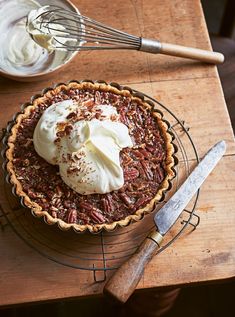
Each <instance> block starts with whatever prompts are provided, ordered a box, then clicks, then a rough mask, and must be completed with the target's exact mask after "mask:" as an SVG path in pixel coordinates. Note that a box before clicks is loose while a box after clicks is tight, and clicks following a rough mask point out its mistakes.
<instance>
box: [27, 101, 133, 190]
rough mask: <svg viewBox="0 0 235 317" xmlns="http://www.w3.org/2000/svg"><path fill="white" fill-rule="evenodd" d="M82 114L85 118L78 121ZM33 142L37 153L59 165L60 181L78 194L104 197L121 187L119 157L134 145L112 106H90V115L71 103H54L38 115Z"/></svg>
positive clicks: (82, 107)
mask: <svg viewBox="0 0 235 317" xmlns="http://www.w3.org/2000/svg"><path fill="white" fill-rule="evenodd" d="M81 114H82V117H84V115H85V116H86V115H88V119H82V120H78V119H77V118H79V116H80V115H81ZM97 114H99V116H97ZM33 142H34V147H35V150H36V152H37V153H38V154H39V155H40V156H41V157H43V158H44V159H45V160H46V161H47V162H49V163H50V164H53V165H58V166H59V173H60V176H61V178H62V179H63V181H64V182H65V183H66V184H67V185H68V186H69V187H70V188H72V189H73V190H74V191H76V192H78V193H79V194H82V195H89V194H94V193H98V194H105V193H109V192H111V191H113V190H118V189H119V188H121V187H122V186H123V184H124V176H123V170H122V167H121V165H120V159H119V154H120V151H121V150H122V149H123V148H125V147H132V146H133V143H132V140H131V138H130V136H129V132H128V128H127V126H126V125H125V124H123V123H121V122H120V121H119V115H118V114H117V111H116V108H115V107H113V106H111V105H99V104H97V105H93V107H92V112H89V110H87V107H86V105H78V104H76V102H75V101H73V100H64V101H62V102H58V103H55V104H53V105H51V106H50V107H49V108H47V109H46V110H45V111H44V113H43V115H42V116H41V118H40V120H39V122H38V124H37V126H36V128H35V131H34V137H33Z"/></svg>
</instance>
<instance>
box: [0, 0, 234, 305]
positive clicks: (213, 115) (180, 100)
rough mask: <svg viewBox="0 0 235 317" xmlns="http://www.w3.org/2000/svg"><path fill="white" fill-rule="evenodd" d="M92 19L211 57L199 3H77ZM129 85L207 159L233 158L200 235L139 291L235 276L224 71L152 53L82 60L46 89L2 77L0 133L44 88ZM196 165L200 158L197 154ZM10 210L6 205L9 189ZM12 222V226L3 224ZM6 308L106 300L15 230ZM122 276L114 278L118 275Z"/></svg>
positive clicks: (208, 188) (9, 237)
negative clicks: (178, 124)
mask: <svg viewBox="0 0 235 317" xmlns="http://www.w3.org/2000/svg"><path fill="white" fill-rule="evenodd" d="M73 3H75V4H76V5H77V6H78V7H79V9H80V11H81V12H82V14H84V15H88V16H91V17H92V18H94V19H97V20H100V21H102V22H105V23H107V24H110V25H112V26H113V27H116V28H119V29H122V30H125V31H127V32H130V33H133V34H139V35H142V36H145V37H150V38H157V39H160V40H161V41H163V42H168V43H175V44H179V45H186V46H191V47H197V48H202V49H210V48H211V45H210V41H209V37H208V33H207V29H206V24H205V20H204V17H203V13H202V9H201V5H200V2H199V1H198V0H194V1H191V0H174V1H160V0H151V1H141V0H129V1H126V0H119V1H109V0H90V1H85V0H79V1H78V0H76V1H73ZM87 78H89V79H93V80H95V79H103V80H106V81H108V82H119V83H120V84H127V85H129V86H130V87H132V88H134V89H137V90H140V91H143V92H144V93H147V94H149V95H150V96H152V97H154V98H157V99H158V100H159V101H160V102H162V103H163V104H164V105H166V106H167V107H168V108H170V109H171V110H172V111H173V112H174V113H175V114H176V115H177V116H178V117H179V118H180V119H182V120H185V122H186V124H187V126H189V127H190V133H191V136H192V138H193V140H194V142H195V144H196V147H197V149H198V152H199V156H202V155H203V154H205V152H206V151H207V150H208V149H209V148H210V147H211V146H212V145H213V144H214V143H216V142H217V141H219V140H221V139H224V140H225V141H226V142H227V144H228V149H227V152H226V155H225V157H224V158H223V159H222V161H221V162H220V163H219V165H218V167H217V168H216V170H215V171H213V172H212V174H211V175H210V177H209V178H208V179H207V180H206V182H205V184H204V185H203V187H202V189H201V194H200V199H199V202H198V207H197V213H198V215H199V216H200V218H201V222H200V225H199V226H198V228H197V229H196V230H195V231H193V232H191V233H188V234H184V235H182V236H181V238H180V239H178V240H177V241H176V242H175V243H174V244H173V245H172V246H171V247H169V248H168V249H166V250H165V251H164V252H162V253H160V254H159V255H157V256H155V257H154V258H153V259H152V261H151V262H150V263H149V265H148V266H147V268H146V270H145V272H144V275H143V278H142V279H141V281H140V283H139V284H138V287H137V288H139V289H144V288H155V287H166V286H178V285H192V284H195V283H204V282H210V281H216V280H222V279H230V278H233V277H234V275H235V230H234V223H235V213H234V205H235V198H234V191H235V168H234V167H235V156H234V154H235V147H234V137H233V133H232V129H231V123H230V121H229V116H228V112H227V109H226V105H225V102H224V97H223V92H222V89H221V85H220V81H219V78H218V73H217V69H216V67H215V66H212V65H207V64H203V63H199V62H194V61H189V60H186V59H181V58H176V57H169V56H163V55H156V56H153V55H151V54H147V53H141V52H134V51H133V52H132V51H119V52H80V53H78V55H77V56H76V58H75V59H74V60H73V61H72V62H71V63H70V64H69V65H68V66H67V67H66V68H65V69H63V70H61V71H59V72H58V73H57V74H56V75H54V76H53V77H51V78H47V79H45V80H42V81H39V82H29V83H19V82H14V81H12V80H9V79H6V78H3V77H0V98H1V104H0V107H1V108H0V109H1V116H0V127H1V128H3V127H5V126H6V123H7V121H9V120H10V119H11V117H12V115H13V114H14V113H15V112H17V111H19V108H20V105H21V104H22V103H24V102H26V101H29V99H30V96H32V95H34V94H36V93H39V92H40V91H41V90H42V89H43V88H45V87H48V86H53V85H54V84H55V83H58V82H66V81H68V80H71V79H78V80H79V79H87ZM188 155H189V159H191V160H193V159H194V156H193V153H190V152H189V153H188ZM0 186H1V187H0V193H1V195H0V197H1V204H3V205H4V203H5V199H6V198H5V194H4V192H3V190H4V189H3V181H1V185H0ZM0 219H2V218H0ZM0 254H1V261H0V271H1V274H0V305H2V306H5V305H13V304H20V303H29V302H40V301H49V300H61V299H65V298H76V297H81V296H88V295H100V294H101V293H102V288H103V283H95V282H94V279H93V275H92V272H89V271H86V270H76V269H73V268H69V267H65V266H62V265H61V264H57V263H55V262H52V261H50V260H49V259H47V258H45V257H43V256H42V255H40V254H38V253H37V252H35V251H34V250H33V249H31V248H30V247H29V246H28V245H27V244H26V243H25V242H24V241H22V240H21V239H20V238H19V237H18V236H17V235H16V234H15V233H14V232H13V231H12V229H11V228H10V227H9V226H6V227H5V229H4V231H1V232H0ZM111 274H112V272H110V273H108V276H109V275H111Z"/></svg>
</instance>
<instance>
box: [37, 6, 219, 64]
mask: <svg viewBox="0 0 235 317" xmlns="http://www.w3.org/2000/svg"><path fill="white" fill-rule="evenodd" d="M40 9H41V11H40V12H42V13H39V14H38V15H36V16H35V18H34V20H33V24H34V28H35V29H36V30H37V31H39V32H40V33H41V34H42V35H46V36H51V37H53V48H54V49H65V50H68V51H77V50H113V49H115V50H117V49H129V50H138V51H143V52H148V53H154V54H157V53H161V54H165V55H171V56H178V57H184V58H190V59H196V60H200V61H203V62H207V63H212V64H218V63H222V62H223V61H224V56H223V54H221V53H217V52H212V51H206V50H201V49H197V48H190V47H185V46H181V45H175V44H169V43H161V42H159V41H157V40H152V39H147V38H143V37H138V36H134V35H131V34H128V33H126V32H123V31H120V30H117V29H114V28H112V27H110V26H108V25H105V24H102V23H100V22H98V21H95V20H93V19H91V18H89V17H86V16H84V15H81V14H79V13H75V12H73V11H70V10H67V9H64V8H61V7H58V6H54V5H47V6H44V7H42V8H40Z"/></svg>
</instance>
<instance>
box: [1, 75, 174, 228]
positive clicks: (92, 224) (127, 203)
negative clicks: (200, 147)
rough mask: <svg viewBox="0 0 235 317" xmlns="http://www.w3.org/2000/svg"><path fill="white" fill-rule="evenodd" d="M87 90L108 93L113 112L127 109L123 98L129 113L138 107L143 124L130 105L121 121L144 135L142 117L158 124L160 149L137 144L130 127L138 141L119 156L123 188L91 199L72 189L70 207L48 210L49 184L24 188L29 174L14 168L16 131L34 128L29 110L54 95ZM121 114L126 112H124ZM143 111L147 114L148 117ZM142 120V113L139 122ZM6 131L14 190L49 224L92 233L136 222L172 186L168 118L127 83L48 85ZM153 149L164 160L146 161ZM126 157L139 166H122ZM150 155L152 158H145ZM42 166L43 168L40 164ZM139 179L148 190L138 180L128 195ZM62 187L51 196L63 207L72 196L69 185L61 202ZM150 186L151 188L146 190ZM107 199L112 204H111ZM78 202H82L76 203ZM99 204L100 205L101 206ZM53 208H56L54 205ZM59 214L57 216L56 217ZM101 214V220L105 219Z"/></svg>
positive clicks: (46, 103) (50, 203)
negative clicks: (113, 108)
mask: <svg viewBox="0 0 235 317" xmlns="http://www.w3.org/2000/svg"><path fill="white" fill-rule="evenodd" d="M86 91H87V92H92V94H94V95H95V96H96V95H97V96H109V97H108V98H110V103H111V104H112V105H113V106H116V108H117V111H118V110H119V109H124V110H125V107H124V106H123V105H122V104H121V103H122V102H123V104H126V107H127V109H132V112H133V109H137V108H138V109H137V110H138V111H137V112H138V113H140V116H143V118H144V119H143V118H142V119H143V120H145V121H144V123H142V126H141V124H140V122H138V121H137V119H136V114H135V111H134V114H133V118H135V119H133V121H131V118H132V116H131V115H130V111H131V110H128V111H129V112H126V113H128V118H126V119H125V118H124V119H125V120H124V119H123V120H124V121H125V122H123V123H125V124H126V125H127V126H128V125H129V126H128V128H129V131H134V132H135V131H136V130H135V129H136V128H135V125H136V126H138V129H140V130H138V131H142V132H141V133H142V134H143V133H147V132H146V131H147V130H146V129H147V125H148V124H146V122H150V123H151V126H150V128H151V129H153V128H154V127H155V125H156V129H157V130H158V132H157V133H156V135H157V137H158V138H159V139H157V143H158V144H159V146H160V148H159V151H158V152H156V148H155V147H157V146H158V144H155V145H154V148H153V146H152V145H151V146H150V145H149V144H144V143H143V142H142V143H141V144H140V141H139V143H138V142H137V141H136V140H137V139H135V137H134V136H138V134H137V132H135V133H134V132H133V135H132V134H131V133H132V132H130V135H131V136H132V137H133V138H134V140H135V142H136V148H135V147H134V149H130V150H126V151H127V152H126V153H125V150H124V152H123V154H120V155H121V161H122V163H123V169H124V170H126V174H125V173H124V175H127V176H126V179H127V180H126V179H125V183H124V186H123V189H120V190H119V191H115V192H111V193H110V194H103V195H98V196H97V195H94V199H93V196H90V195H88V196H83V197H82V195H80V194H77V193H75V192H74V193H72V197H73V203H72V206H73V208H67V209H66V208H65V207H63V208H64V210H65V211H63V212H61V214H60V211H58V212H57V211H56V212H57V213H56V212H53V211H52V212H51V209H52V210H53V206H54V205H53V201H50V199H54V198H53V197H54V196H53V193H52V194H51V195H50V196H51V198H50V196H49V198H48V197H47V196H46V195H47V194H46V192H48V194H49V188H48V190H47V191H46V192H45V190H44V192H40V194H38V193H37V192H35V189H33V191H32V190H31V189H30V188H28V187H27V186H26V185H27V184H26V183H27V181H26V180H25V179H23V180H22V177H23V178H24V177H26V176H24V175H27V172H26V173H22V174H19V171H18V167H17V166H18V165H16V164H21V163H22V162H19V161H20V157H18V158H17V155H18V154H17V151H21V150H20V147H19V143H20V142H19V140H20V138H18V136H19V134H20V133H21V129H22V126H23V128H24V129H27V128H28V129H29V130H30V129H32V127H30V126H29V127H27V120H28V121H29V123H30V118H31V117H32V113H36V115H38V114H37V109H39V107H42V105H43V108H44V109H45V108H46V107H48V106H49V105H50V104H51V103H54V102H57V101H58V99H60V98H65V97H64V96H65V95H66V94H68V95H69V96H70V93H71V94H72V95H71V98H72V97H74V93H75V96H78V95H76V94H79V93H80V92H83V95H84V94H85V92H86ZM97 91H98V93H96V92H97ZM83 95H82V96H83ZM58 96H59V97H58ZM66 98H67V97H66ZM94 98H95V97H94ZM99 98H101V97H99ZM67 99H68V98H67ZM115 103H116V105H115ZM128 107H129V108H128ZM131 107H132V108H131ZM120 111H121V110H120ZM122 111H123V110H122ZM41 112H42V110H41ZM118 112H119V111H118ZM123 113H124V116H125V111H124V112H123ZM123 113H122V116H123ZM36 115H35V116H36ZM30 116H31V117H30ZM146 116H149V119H148V117H146ZM39 117H40V116H39ZM127 119H128V120H127ZM142 119H141V118H140V121H141V120H142ZM34 120H35V119H34ZM34 120H33V119H32V122H34ZM38 120H39V118H38ZM126 120H127V121H126ZM121 121H122V120H121ZM25 122H26V123H25ZM34 123H35V122H34ZM150 123H149V124H150ZM131 129H132V130H131ZM24 131H25V130H24ZM143 131H144V132H143ZM151 131H152V130H151ZM10 132H11V134H10V136H9V138H8V142H7V145H8V148H7V150H6V158H7V165H6V168H7V171H8V173H9V174H10V181H11V183H12V184H13V185H14V188H15V192H16V194H17V195H18V196H19V197H21V198H22V200H23V203H24V205H25V206H27V207H28V208H30V209H31V210H32V212H33V213H34V215H36V216H38V217H44V219H45V220H46V222H47V223H48V224H55V223H56V224H58V225H59V227H60V228H61V229H63V230H67V229H69V228H73V229H74V230H75V231H76V232H83V231H85V230H87V229H88V230H89V231H90V232H93V233H95V232H98V231H100V230H102V229H106V230H107V231H110V230H113V229H115V228H116V227H117V226H121V227H123V226H127V225H128V224H130V223H131V222H132V221H138V220H140V219H141V218H143V216H144V215H145V214H147V213H150V212H152V211H153V210H154V208H155V204H156V203H157V202H159V201H160V200H161V198H162V197H163V194H164V192H166V191H167V190H168V189H169V188H170V181H171V180H172V179H173V178H174V176H175V171H174V166H175V158H174V152H175V147H174V145H173V143H172V133H170V132H169V128H168V123H167V122H166V121H165V120H164V119H163V117H162V114H161V113H160V112H159V111H158V110H156V109H154V107H153V105H152V104H151V103H149V102H148V101H146V100H144V98H143V97H142V96H139V95H138V94H135V93H133V91H132V90H131V89H129V88H122V87H120V86H119V85H117V84H116V85H112V84H106V83H104V82H101V83H100V82H96V83H93V82H90V81H84V82H77V81H73V82H70V83H68V84H59V85H58V86H56V87H55V88H54V89H52V88H51V89H47V90H46V91H44V93H43V94H42V95H41V96H37V97H35V98H33V99H32V102H31V103H30V104H28V105H27V106H26V107H25V108H24V110H22V112H21V113H20V114H18V115H17V117H16V119H15V124H14V125H13V126H12V128H11V131H10ZM30 133H31V134H32V133H33V132H30ZM146 135H147V134H146ZM146 138H147V137H146ZM148 138H149V139H148V140H152V139H151V138H154V136H153V135H152V132H151V133H150V134H148ZM153 140H156V139H153ZM142 141H143V140H142ZM22 142H24V141H22ZM30 142H31V144H30V145H29V146H31V147H32V141H30V138H29V143H30ZM149 142H150V141H149ZM151 142H152V141H151ZM26 143H27V142H26ZM26 143H23V145H22V146H24V147H25V146H27V144H26ZM138 149H140V150H138ZM146 149H148V150H149V151H147V152H146ZM23 151H24V150H23ZM128 151H129V152H128ZM23 153H25V152H23ZM35 153H36V152H35ZM35 153H34V156H36V154H35ZM121 153H122V151H121ZM156 153H160V154H159V155H160V156H159V157H161V156H163V159H162V161H159V162H157V163H154V164H155V165H154V164H153V162H152V161H150V159H151V160H154V159H155V157H156ZM25 155H26V154H25ZM27 155H28V154H27ZM136 155H137V156H138V155H139V156H140V162H141V164H140V163H139V162H138V157H137V156H136ZM128 156H129V157H131V159H130V160H132V161H130V162H131V163H133V164H135V166H137V168H133V167H132V166H131V165H130V166H129V165H128V169H125V168H126V165H127V161H126V160H128ZM148 156H149V157H150V158H148ZM136 157H137V159H136ZM38 160H39V161H40V162H42V159H38ZM159 160H160V159H159ZM29 161H30V159H29V160H28V159H24V162H23V165H22V166H23V167H22V168H21V170H24V171H27V169H29V168H32V167H30V166H27V164H29V163H28V162H29ZM131 163H130V164H131ZM150 163H151V164H150ZM30 164H32V163H30ZM37 164H39V163H37ZM42 164H44V163H42ZM47 164H49V163H47ZM128 164H129V161H128ZM19 166H21V165H19ZM138 166H139V168H140V172H139V171H138ZM149 166H150V167H151V168H150V167H149ZM46 168H48V167H46ZM53 168H54V167H53ZM37 169H38V171H36V172H37V173H39V174H38V175H39V176H40V166H37ZM41 170H43V167H42V169H41ZM136 170H137V172H136ZM158 170H159V172H158V173H159V175H158V174H156V173H157V171H158ZM34 172H35V171H34ZM34 172H33V173H34ZM135 173H139V174H138V176H136V175H137V174H136V175H134V174H135ZM141 173H142V176H141ZM19 175H20V176H19ZM33 175H34V176H33V177H35V174H33ZM40 177H41V176H40ZM131 177H134V179H132V178H131ZM135 177H136V178H135ZM141 177H142V178H141ZM138 178H140V179H138ZM161 178H162V180H161V182H160V184H158V183H157V185H156V186H157V187H156V188H155V184H156V181H154V180H156V179H157V180H158V179H161ZM148 179H149V181H148ZM48 181H50V180H48ZM25 182H26V183H25ZM58 182H60V180H59V179H58ZM141 182H143V183H144V184H149V186H150V189H148V188H141V185H140V188H141V189H138V188H136V187H134V190H135V191H136V195H139V196H134V194H133V196H131V195H132V194H131V193H132V192H131V189H133V186H134V184H137V185H136V186H138V184H141ZM148 182H149V183H148ZM29 183H30V181H29ZM35 186H36V185H35ZM37 186H39V187H40V184H37ZM48 186H49V185H48ZM63 186H64V185H63V184H62V190H61V186H57V187H59V188H60V192H61V191H62V194H61V193H60V195H59V194H58V195H57V192H56V195H57V196H56V195H55V197H61V198H60V199H61V200H62V201H63V204H64V205H65V206H66V204H67V205H69V199H70V198H69V197H71V191H70V190H69V189H66V195H67V196H69V197H67V198H66V204H65V201H64V200H63V199H64V198H63V197H64V193H63V190H64V188H65V187H63ZM65 186H67V185H65ZM151 186H152V187H151ZM57 187H56V191H57V189H58V188H57ZM142 187H143V186H142ZM146 187H147V186H146ZM129 190H130V191H129ZM148 190H149V192H148ZM138 191H139V192H138ZM154 191H155V192H154ZM129 192H130V196H128V195H127V194H126V193H129ZM153 192H154V193H153ZM68 193H70V194H69V195H68ZM133 193H134V191H133ZM150 194H151V195H152V197H149V196H147V195H150ZM37 195H38V197H37ZM40 195H41V196H40ZM76 195H77V196H76ZM35 196H36V197H35ZM89 196H90V197H89ZM145 196H146V199H145V200H144V197H145ZM40 197H43V198H40ZM138 197H139V198H138ZM40 199H41V200H42V201H46V204H45V206H48V208H42V206H44V205H43V203H41V200H40ZM71 199H72V198H71ZM99 199H100V200H101V201H102V203H100V202H99ZM115 199H116V200H115ZM141 199H142V200H141ZM145 201H146V202H145ZM75 202H78V203H77V205H76V204H75ZM141 202H142V205H141ZM110 203H111V205H110ZM118 203H119V204H120V206H121V207H122V208H121V209H123V210H124V209H125V212H122V210H121V209H120V208H119V207H118V206H119V205H118ZM87 204H88V205H87ZM89 204H91V205H92V204H93V205H94V208H93V207H92V208H93V209H92V208H90V210H89V208H88V207H89ZM64 205H63V206H64ZM75 205H76V206H75ZM80 205H81V206H82V207H79V206H80ZM93 205H92V206H93ZM138 205H140V206H139V207H137V209H136V208H135V206H138ZM74 206H75V207H74ZM87 206H88V207H87ZM97 206H98V207H99V208H98V207H97ZM102 206H103V209H102ZM110 206H111V207H110ZM115 206H116V207H115ZM57 207H58V206H57ZM57 207H56V208H54V209H58V208H57ZM84 208H85V209H84ZM86 208H88V209H86ZM128 208H129V209H128ZM71 210H72V211H71ZM115 210H116V211H117V212H116V213H117V214H115ZM66 212H67V214H66ZM109 212H110V213H111V214H112V215H113V216H112V217H113V218H112V217H111V216H110V214H109ZM118 212H119V213H118ZM128 212H129V214H128ZM58 215H59V216H60V217H61V218H59V216H58ZM79 215H80V216H79ZM97 215H98V218H97ZM120 215H124V217H123V218H122V219H119V218H120V217H121V216H120ZM79 217H81V218H79ZM108 217H111V218H109V220H107V219H108ZM118 217H119V218H118ZM83 218H84V219H85V220H84V219H83ZM87 219H88V220H87ZM103 219H105V221H104V220H103ZM112 219H113V220H112ZM69 222H72V223H69Z"/></svg>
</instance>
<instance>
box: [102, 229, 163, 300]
mask: <svg viewBox="0 0 235 317" xmlns="http://www.w3.org/2000/svg"><path fill="white" fill-rule="evenodd" d="M162 240H163V237H162V235H161V234H160V233H159V232H157V231H156V230H154V231H153V232H151V233H150V234H149V235H148V237H147V238H146V239H145V240H144V241H143V242H142V244H141V245H140V246H139V248H138V249H137V251H136V252H135V254H134V255H133V256H132V257H130V258H129V259H128V260H127V261H126V262H125V263H124V264H123V265H122V266H121V267H120V268H119V269H118V270H117V271H116V272H115V273H114V275H113V276H112V277H111V278H110V279H109V281H108V282H107V283H106V285H105V286H104V291H103V292H104V294H105V295H107V296H108V297H111V298H112V299H114V300H115V301H116V302H120V303H125V302H126V301H127V300H128V298H129V297H130V296H131V294H132V293H133V292H134V290H135V288H136V286H137V284H138V282H139V280H140V279H141V277H142V275H143V272H144V269H145V266H146V265H147V264H148V262H149V261H150V260H151V259H152V257H153V256H154V254H155V253H156V251H157V250H158V249H159V247H160V244H161V242H162Z"/></svg>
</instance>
